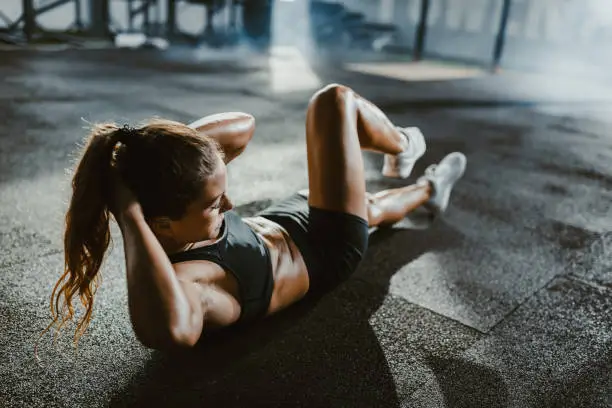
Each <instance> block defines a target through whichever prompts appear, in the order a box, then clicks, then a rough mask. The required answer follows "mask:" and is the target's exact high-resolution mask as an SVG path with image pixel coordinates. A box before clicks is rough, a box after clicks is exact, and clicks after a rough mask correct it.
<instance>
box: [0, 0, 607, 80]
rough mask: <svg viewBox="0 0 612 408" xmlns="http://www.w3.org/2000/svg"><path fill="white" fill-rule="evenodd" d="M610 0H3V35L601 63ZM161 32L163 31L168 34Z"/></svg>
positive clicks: (507, 62) (577, 68)
mask: <svg viewBox="0 0 612 408" xmlns="http://www.w3.org/2000/svg"><path fill="white" fill-rule="evenodd" d="M611 27H612V8H610V6H609V4H608V2H607V1H606V0H346V1H338V2H332V1H319V0H2V1H1V2H0V33H1V34H0V42H3V43H5V44H24V43H25V42H28V43H37V44H40V43H45V42H47V43H49V42H52V43H65V44H72V45H76V44H83V43H84V42H85V41H86V38H87V39H89V40H90V41H91V40H92V39H94V38H95V39H98V40H100V41H105V40H106V41H114V42H115V43H116V44H118V45H126V46H127V45H134V44H139V43H142V42H143V41H145V40H144V39H143V37H142V36H138V35H135V36H132V37H129V39H128V37H125V36H123V37H122V34H127V33H132V34H142V35H144V36H146V38H147V39H148V40H149V41H148V44H149V45H151V44H153V45H156V46H163V45H162V44H165V41H167V42H169V43H171V44H191V45H193V46H203V45H206V46H209V47H216V48H220V47H221V48H222V47H236V46H239V45H244V44H248V45H252V46H256V47H258V48H259V49H267V48H269V47H270V46H275V45H276V46H278V45H291V46H294V47H299V49H300V50H301V51H307V50H309V51H313V50H314V49H316V50H317V51H333V52H334V53H336V52H338V51H343V52H348V51H355V50H360V51H365V50H367V51H375V52H379V53H392V54H397V55H411V56H413V57H415V58H423V57H434V58H439V59H447V60H456V61H463V62H470V63H476V64H480V65H489V66H499V65H501V66H504V67H510V68H529V69H541V70H551V69H552V67H553V66H554V69H555V70H556V71H559V70H565V71H568V72H581V73H584V72H589V73H593V72H600V71H601V70H602V69H603V68H605V67H606V64H609V63H610V59H611V58H612V51H611V50H610V49H609V46H607V44H609V43H610V40H611V39H612V38H611V37H612V29H611ZM160 39H163V40H164V41H160Z"/></svg>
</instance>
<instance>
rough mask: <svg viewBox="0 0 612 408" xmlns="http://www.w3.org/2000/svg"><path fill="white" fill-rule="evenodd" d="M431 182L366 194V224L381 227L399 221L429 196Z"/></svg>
mask: <svg viewBox="0 0 612 408" xmlns="http://www.w3.org/2000/svg"><path fill="white" fill-rule="evenodd" d="M431 193H432V189H431V184H429V183H419V184H413V185H410V186H406V187H401V188H394V189H391V190H384V191H381V192H378V193H376V194H369V193H366V194H367V206H368V207H367V208H368V226H369V227H383V226H390V225H393V224H395V223H396V222H400V221H401V220H402V219H404V217H406V216H407V215H408V214H409V213H410V212H412V211H414V210H415V209H416V208H417V207H420V206H421V205H423V204H425V203H426V202H427V201H428V200H429V199H430V198H431Z"/></svg>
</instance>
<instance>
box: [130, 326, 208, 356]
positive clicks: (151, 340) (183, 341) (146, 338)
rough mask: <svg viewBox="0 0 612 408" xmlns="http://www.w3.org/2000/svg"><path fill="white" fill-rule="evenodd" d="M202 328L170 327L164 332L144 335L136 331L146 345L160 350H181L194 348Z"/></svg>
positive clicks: (140, 340)
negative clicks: (198, 329) (197, 329)
mask: <svg viewBox="0 0 612 408" xmlns="http://www.w3.org/2000/svg"><path fill="white" fill-rule="evenodd" d="M201 334H202V333H201V330H200V331H197V332H196V330H186V329H182V328H170V329H168V330H164V333H157V334H155V335H143V334H139V333H136V338H137V339H138V341H139V342H140V343H141V344H142V345H143V346H145V347H147V348H150V349H153V350H158V351H179V350H185V349H190V348H193V347H194V346H195V345H196V344H197V343H198V340H199V339H200V336H201Z"/></svg>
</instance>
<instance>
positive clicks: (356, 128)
mask: <svg viewBox="0 0 612 408" xmlns="http://www.w3.org/2000/svg"><path fill="white" fill-rule="evenodd" d="M306 145H307V150H308V179H309V190H310V194H309V204H310V205H311V206H312V207H315V208H320V209H324V210H331V211H341V212H345V213H349V214H354V215H357V216H359V217H361V218H363V219H365V220H367V219H368V205H367V200H366V191H365V179H364V170H363V159H362V155H361V149H367V150H373V151H377V152H380V153H388V154H398V153H401V152H402V151H404V150H405V149H406V147H407V142H406V139H405V138H404V136H403V135H402V134H401V133H400V132H399V131H398V130H397V129H396V128H395V126H394V125H393V124H392V123H391V121H390V120H389V119H388V118H387V117H386V116H385V114H384V113H382V112H381V110H380V109H378V108H377V107H376V106H375V105H373V104H372V103H370V102H368V101H367V100H365V99H363V98H362V97H360V96H359V95H357V94H356V93H355V92H354V91H352V90H351V89H349V88H347V87H345V86H341V85H336V84H333V85H328V86H327V87H325V88H323V89H321V90H320V91H318V92H317V93H316V94H315V95H314V96H313V98H312V99H311V101H310V104H309V107H308V112H307V116H306ZM381 200H382V199H381ZM382 202H386V201H385V200H382Z"/></svg>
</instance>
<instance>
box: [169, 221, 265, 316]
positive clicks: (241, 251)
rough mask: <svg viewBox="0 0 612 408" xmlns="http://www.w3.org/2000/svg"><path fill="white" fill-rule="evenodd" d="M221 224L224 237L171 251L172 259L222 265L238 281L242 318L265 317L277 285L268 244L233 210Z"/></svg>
mask: <svg viewBox="0 0 612 408" xmlns="http://www.w3.org/2000/svg"><path fill="white" fill-rule="evenodd" d="M221 228H222V232H221V238H220V239H219V240H218V241H217V242H215V243H214V244H212V245H209V246H205V247H200V248H194V249H190V250H188V251H185V252H179V253H176V254H172V255H170V256H169V258H170V261H171V262H172V263H177V262H185V261H193V260H205V261H210V262H214V263H216V264H217V265H219V266H221V267H222V268H223V269H225V270H226V271H228V272H230V273H232V274H233V275H234V276H235V277H236V280H237V281H238V288H239V294H240V299H239V302H240V305H241V307H242V311H241V314H240V319H239V322H240V321H247V320H251V319H255V318H258V317H262V316H263V315H265V313H266V311H267V310H268V306H269V305H270V299H271V298H272V291H273V289H274V278H273V275H272V263H271V260H270V252H269V251H268V247H267V246H266V245H265V244H264V242H263V241H262V240H261V238H260V237H259V236H258V235H257V234H255V232H254V231H253V230H252V229H251V228H250V227H249V226H248V225H247V224H246V223H245V222H244V221H242V218H240V216H239V215H238V214H236V213H235V212H233V211H227V212H226V213H225V218H224V220H223V225H222V227H221Z"/></svg>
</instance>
